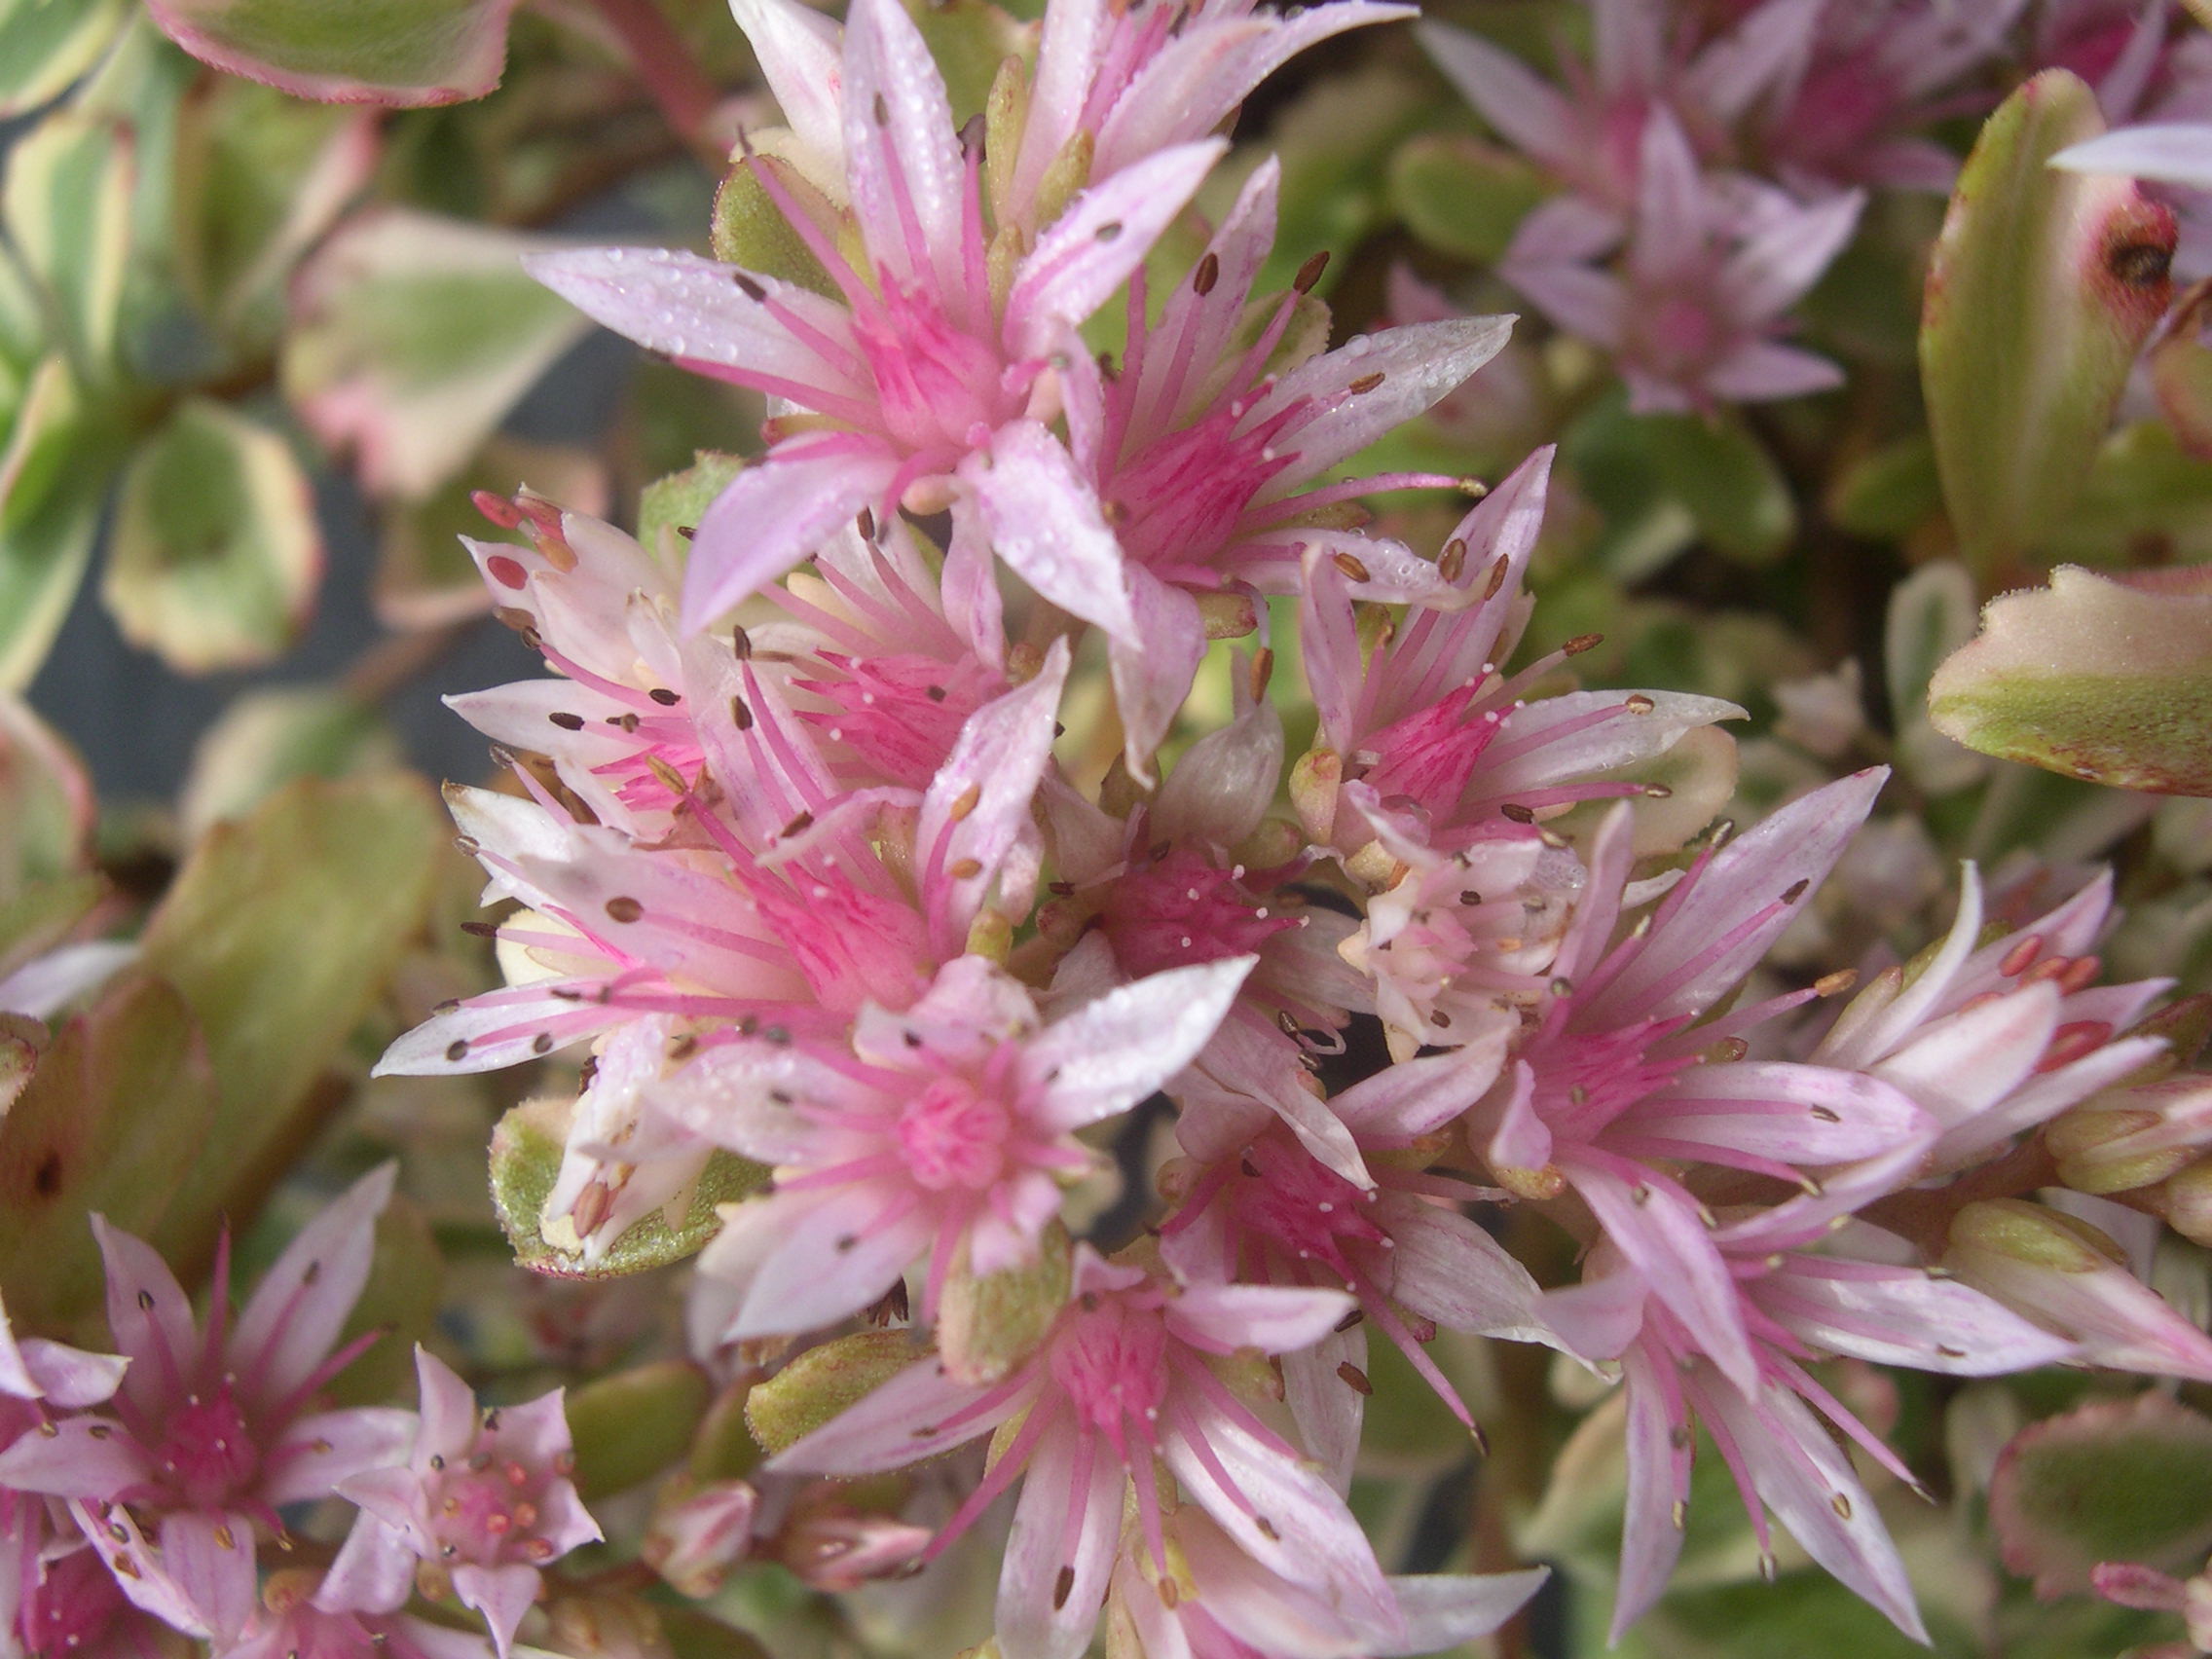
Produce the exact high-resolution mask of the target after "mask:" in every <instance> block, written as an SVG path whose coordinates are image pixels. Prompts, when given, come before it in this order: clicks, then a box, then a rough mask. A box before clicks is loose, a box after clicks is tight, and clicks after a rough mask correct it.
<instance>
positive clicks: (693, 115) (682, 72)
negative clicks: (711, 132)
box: [596, 0, 721, 144]
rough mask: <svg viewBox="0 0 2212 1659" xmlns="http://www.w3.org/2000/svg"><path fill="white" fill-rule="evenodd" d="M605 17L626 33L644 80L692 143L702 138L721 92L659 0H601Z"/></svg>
mask: <svg viewBox="0 0 2212 1659" xmlns="http://www.w3.org/2000/svg"><path fill="white" fill-rule="evenodd" d="M596 3H597V5H598V7H599V12H600V16H601V17H603V18H606V19H607V24H608V27H609V28H611V29H612V30H613V31H614V32H615V33H616V34H617V35H619V36H620V37H621V40H622V44H623V46H624V47H625V48H626V49H627V50H628V52H629V54H630V61H631V63H632V64H633V65H634V66H635V67H636V69H637V71H638V79H639V80H640V81H641V82H642V83H644V85H645V91H646V92H650V93H651V94H652V99H653V102H655V103H656V104H658V105H659V106H660V112H661V114H662V115H663V116H664V117H666V118H667V121H668V124H669V126H670V127H671V128H673V129H675V130H676V132H677V134H678V135H679V136H680V137H682V139H683V140H684V142H686V143H693V144H695V143H697V142H698V141H699V139H700V136H701V133H702V131H703V129H705V127H706V123H707V118H708V117H709V116H710V115H712V114H713V113H714V108H715V105H716V104H717V103H718V102H719V101H720V98H721V92H720V91H719V89H718V88H717V87H716V86H715V84H714V83H713V82H712V81H710V80H708V79H707V77H706V76H705V75H704V74H703V73H702V72H701V71H700V69H699V66H698V65H697V64H696V63H694V62H693V61H692V60H691V51H690V49H689V48H688V47H686V46H685V45H684V44H683V41H682V37H681V36H679V35H678V34H677V32H676V31H675V29H673V28H671V27H670V26H669V21H668V18H667V17H666V16H665V15H664V14H663V13H662V11H661V9H660V7H659V5H658V4H656V0H596Z"/></svg>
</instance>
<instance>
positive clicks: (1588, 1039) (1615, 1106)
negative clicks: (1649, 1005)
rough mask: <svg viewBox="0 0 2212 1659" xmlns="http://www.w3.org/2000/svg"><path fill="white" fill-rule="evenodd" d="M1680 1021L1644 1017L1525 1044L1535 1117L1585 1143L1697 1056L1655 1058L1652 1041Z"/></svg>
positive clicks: (1571, 1140)
mask: <svg viewBox="0 0 2212 1659" xmlns="http://www.w3.org/2000/svg"><path fill="white" fill-rule="evenodd" d="M1680 1023H1681V1022H1680V1021H1679V1020H1659V1021H1643V1022H1640V1023H1638V1024H1636V1025H1631V1026H1628V1027H1626V1028H1625V1029H1623V1030H1619V1031H1599V1032H1590V1033H1579V1032H1578V1033H1572V1034H1569V1033H1566V1032H1561V1033H1559V1034H1557V1035H1554V1036H1549V1037H1547V1038H1546V1039H1542V1040H1539V1041H1538V1042H1536V1043H1534V1044H1532V1045H1530V1048H1529V1049H1528V1051H1527V1054H1526V1057H1527V1058H1528V1061H1529V1063H1530V1066H1531V1067H1532V1068H1534V1071H1535V1086H1536V1087H1535V1095H1534V1098H1533V1100H1532V1105H1533V1107H1534V1110H1535V1114H1536V1117H1537V1118H1538V1120H1539V1121H1541V1122H1542V1123H1543V1124H1544V1125H1545V1126H1546V1127H1547V1128H1549V1129H1550V1130H1551V1131H1552V1133H1553V1134H1554V1135H1555V1136H1556V1137H1558V1138H1559V1139H1560V1140H1562V1141H1565V1142H1567V1143H1570V1144H1571V1143H1575V1142H1588V1141H1591V1140H1594V1139H1596V1138H1597V1136H1598V1135H1599V1134H1601V1133H1602V1132H1603V1131H1604V1128H1605V1126H1606V1125H1607V1124H1611V1123H1612V1122H1613V1120H1614V1119H1616V1118H1618V1117H1619V1116H1620V1115H1621V1114H1622V1113H1623V1112H1626V1111H1627V1110H1628V1109H1629V1108H1630V1107H1632V1106H1634V1105H1635V1104H1636V1103H1637V1102H1638V1101H1640V1100H1641V1099H1643V1098H1644V1097H1645V1096H1646V1095H1648V1094H1650V1093H1651V1092H1652V1091H1653V1090H1655V1089H1656V1088H1659V1086H1660V1085H1661V1084H1663V1083H1665V1082H1666V1081H1667V1080H1668V1079H1669V1078H1671V1077H1673V1076H1674V1075H1675V1074H1676V1073H1677V1072H1678V1071H1680V1070H1681V1069H1682V1068H1683V1067H1684V1066H1686V1065H1689V1064H1690V1063H1691V1062H1692V1061H1693V1060H1694V1059H1696V1057H1697V1056H1696V1055H1695V1054H1693V1053H1684V1054H1681V1055H1678V1056H1671V1057H1668V1058H1663V1059H1662V1058H1654V1057H1653V1056H1652V1054H1651V1052H1650V1049H1651V1047H1652V1045H1653V1044H1654V1043H1655V1042H1657V1041H1658V1039H1660V1038H1662V1037H1664V1036H1666V1035H1667V1034H1668V1033H1669V1032H1670V1031H1672V1030H1673V1029H1675V1027H1677V1025H1679V1024H1680Z"/></svg>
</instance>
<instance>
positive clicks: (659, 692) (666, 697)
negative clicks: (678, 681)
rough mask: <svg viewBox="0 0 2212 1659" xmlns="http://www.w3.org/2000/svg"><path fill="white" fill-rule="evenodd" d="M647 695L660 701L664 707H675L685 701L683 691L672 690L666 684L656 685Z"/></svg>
mask: <svg viewBox="0 0 2212 1659" xmlns="http://www.w3.org/2000/svg"><path fill="white" fill-rule="evenodd" d="M645 695H646V696H648V697H650V698H651V699H652V700H653V701H654V702H656V703H658V704H659V705H660V706H661V707H662V708H664V709H673V708H675V707H676V705H677V704H679V703H681V702H682V701H683V695H682V692H679V691H671V690H670V689H669V688H668V687H667V686H665V685H656V686H654V687H653V688H652V689H651V690H650V691H647V692H646V693H645Z"/></svg>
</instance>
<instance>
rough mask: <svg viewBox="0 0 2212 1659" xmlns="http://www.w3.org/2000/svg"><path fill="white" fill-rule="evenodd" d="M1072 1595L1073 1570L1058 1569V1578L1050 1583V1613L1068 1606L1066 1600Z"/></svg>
mask: <svg viewBox="0 0 2212 1659" xmlns="http://www.w3.org/2000/svg"><path fill="white" fill-rule="evenodd" d="M1074 1593H1075V1568H1074V1567H1061V1568H1060V1575H1059V1577H1057V1578H1056V1579H1054V1580H1053V1581H1052V1611H1054V1612H1055V1613H1056V1612H1058V1611H1059V1610H1060V1609H1061V1608H1062V1607H1064V1606H1066V1605H1067V1604H1068V1598H1069V1597H1070V1596H1071V1595H1073V1594H1074Z"/></svg>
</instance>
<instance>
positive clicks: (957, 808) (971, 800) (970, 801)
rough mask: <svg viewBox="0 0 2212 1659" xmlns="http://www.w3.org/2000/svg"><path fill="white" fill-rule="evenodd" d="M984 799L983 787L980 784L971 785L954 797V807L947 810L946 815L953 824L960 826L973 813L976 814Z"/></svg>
mask: <svg viewBox="0 0 2212 1659" xmlns="http://www.w3.org/2000/svg"><path fill="white" fill-rule="evenodd" d="M982 798H983V786H982V785H981V784H980V783H973V784H970V785H969V786H968V787H967V788H966V789H964V790H962V791H961V792H960V793H959V794H958V795H957V796H956V797H954V799H953V802H952V805H951V806H950V807H949V808H947V809H946V814H945V815H946V816H947V817H948V818H950V819H951V820H952V822H953V823H955V824H958V823H960V822H961V821H962V820H963V819H965V818H966V817H967V816H968V815H969V814H970V813H971V812H974V811H975V810H976V807H977V804H978V803H979V802H980V801H981V800H982Z"/></svg>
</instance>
